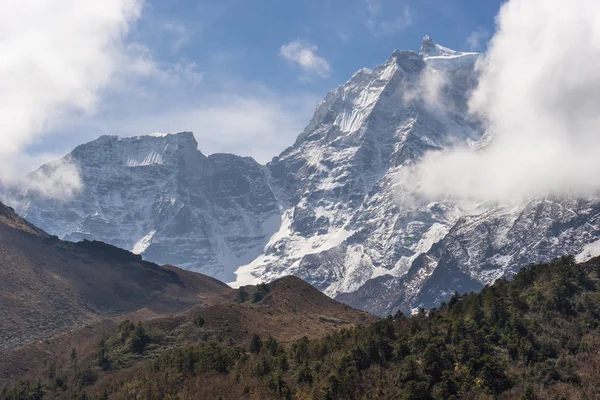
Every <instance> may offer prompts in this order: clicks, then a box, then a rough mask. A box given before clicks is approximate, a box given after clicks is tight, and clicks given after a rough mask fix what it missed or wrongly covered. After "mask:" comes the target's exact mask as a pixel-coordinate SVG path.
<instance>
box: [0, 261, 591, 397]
mask: <svg viewBox="0 0 600 400" xmlns="http://www.w3.org/2000/svg"><path fill="white" fill-rule="evenodd" d="M295 282H297V281H293V280H284V281H279V282H276V283H274V284H272V285H266V286H259V287H256V288H253V289H252V291H250V290H248V292H247V295H248V296H252V298H253V300H247V301H246V302H239V303H235V304H230V306H231V307H232V308H236V307H237V308H238V309H239V310H245V309H247V310H251V309H254V308H257V309H261V308H262V307H265V306H266V308H265V309H263V310H264V311H266V315H265V317H266V318H268V317H267V315H270V313H276V310H275V309H273V308H269V307H270V306H269V304H270V298H269V296H273V297H274V295H275V294H276V293H286V292H288V289H289V288H292V287H293V286H294V284H295ZM288 286H289V288H288ZM599 289H600V259H595V260H592V261H590V262H588V263H586V264H575V263H574V262H573V259H572V258H569V257H566V258H562V259H559V260H557V261H555V262H553V263H551V264H543V265H535V266H529V267H526V268H524V269H523V270H522V271H521V272H519V273H518V274H517V275H516V276H515V277H514V279H512V280H511V281H506V280H499V281H498V282H496V283H495V284H494V285H492V286H488V287H486V288H484V289H483V291H482V292H481V293H479V294H469V295H464V296H460V295H457V294H456V295H454V296H453V297H452V299H451V300H450V301H449V302H448V303H444V304H443V305H442V306H441V307H440V308H439V309H433V310H431V311H430V312H429V313H425V312H424V311H422V312H420V313H419V314H418V315H415V316H412V317H408V318H407V317H405V316H404V315H402V314H397V315H396V316H394V317H391V316H390V317H388V318H384V319H381V320H378V321H376V322H374V323H372V324H367V325H364V326H358V327H355V328H350V329H344V330H340V331H338V332H334V333H332V334H329V335H327V336H325V337H322V338H320V339H308V338H302V339H300V340H298V341H296V342H295V343H293V344H291V345H289V344H283V345H282V344H281V343H279V340H278V339H277V337H281V336H277V335H278V333H280V332H281V331H282V330H286V329H288V330H289V329H291V330H293V329H294V328H293V327H292V326H288V321H285V322H284V323H282V324H281V325H282V326H281V327H280V329H278V330H274V331H273V332H272V333H273V335H274V336H273V337H270V333H271V332H270V331H271V327H266V329H263V330H262V331H257V333H259V334H258V335H249V336H246V338H243V337H242V338H240V339H238V338H237V333H236V332H237V331H239V330H240V329H245V328H244V326H248V325H246V323H245V322H244V321H245V319H244V318H241V319H239V320H236V321H235V322H234V323H230V324H223V323H220V322H219V317H218V316H217V315H218V313H215V314H213V313H211V312H209V311H208V309H204V310H198V309H194V310H190V311H189V312H188V313H186V314H184V315H181V316H179V317H173V318H166V319H159V320H154V321H151V322H148V323H147V324H132V323H130V322H129V321H125V322H122V323H121V324H119V325H118V326H115V327H113V329H111V330H108V331H107V332H106V334H105V335H104V336H103V337H102V339H101V340H97V341H95V342H93V343H91V342H90V343H88V344H87V346H79V347H77V349H76V350H73V351H71V355H70V356H67V355H64V356H60V357H56V358H55V359H54V361H53V362H52V363H49V364H48V366H47V367H45V368H43V369H40V370H38V371H36V372H35V373H31V374H30V376H29V379H28V380H26V381H23V382H20V383H18V384H12V385H9V388H7V389H4V392H3V393H4V396H5V397H7V398H86V399H96V398H98V399H105V398H111V399H113V398H114V399H125V398H140V399H142V398H143V399H164V398H177V399H214V398H219V399H282V398H289V399H291V398H302V399H305V398H306V399H308V398H311V399H372V398H380V399H415V400H417V399H420V400H423V399H425V400H426V399H459V398H460V399H597V398H600V384H599V382H600V368H599V367H600V292H599ZM251 292H252V293H251ZM255 293H258V295H256V294H255ZM265 293H267V294H266V296H265V295H264V294H265ZM278 295H279V294H278ZM241 297H242V299H240V301H241V300H244V299H246V298H247V296H246V295H243V296H241ZM288 298H289V300H290V301H293V299H294V297H293V296H290V297H288ZM253 301H256V302H255V303H254V302H253ZM319 304H322V303H321V302H320V301H316V302H315V303H314V306H311V307H310V308H312V307H316V308H315V310H316V309H318V307H321V306H322V305H321V306H319ZM288 307H298V304H296V303H292V304H289V305H288ZM287 311H288V312H289V308H288V310H287ZM245 315H251V314H245ZM323 319H324V320H326V319H327V318H326V317H324V318H323ZM304 323H306V322H302V324H304ZM253 326H254V327H259V326H261V324H260V323H255V324H254V325H253ZM286 326H287V327H286ZM275 336H277V337H275ZM284 337H285V335H284ZM67 353H68V352H67ZM65 354H66V353H65ZM27 396H29V397H27Z"/></svg>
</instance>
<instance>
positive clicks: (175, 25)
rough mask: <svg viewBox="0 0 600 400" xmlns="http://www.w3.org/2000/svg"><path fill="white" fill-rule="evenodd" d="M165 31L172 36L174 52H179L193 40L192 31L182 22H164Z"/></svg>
mask: <svg viewBox="0 0 600 400" xmlns="http://www.w3.org/2000/svg"><path fill="white" fill-rule="evenodd" d="M162 29H163V31H164V32H165V33H166V34H167V35H169V36H171V39H172V42H171V49H172V50H173V51H174V52H179V51H180V50H181V49H182V48H183V47H184V46H186V45H187V44H188V43H189V42H190V40H191V37H192V35H191V33H190V32H189V31H188V29H187V27H186V26H185V25H184V24H182V23H181V22H176V21H169V22H165V23H163V24H162Z"/></svg>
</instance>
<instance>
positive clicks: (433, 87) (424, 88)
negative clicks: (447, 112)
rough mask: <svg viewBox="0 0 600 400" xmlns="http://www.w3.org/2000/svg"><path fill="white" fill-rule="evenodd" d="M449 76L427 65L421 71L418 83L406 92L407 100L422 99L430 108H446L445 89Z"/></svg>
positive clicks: (405, 99)
mask: <svg viewBox="0 0 600 400" xmlns="http://www.w3.org/2000/svg"><path fill="white" fill-rule="evenodd" d="M447 85H448V77H447V76H446V75H445V74H444V72H443V71H440V70H435V69H433V68H429V67H426V68H424V69H423V72H421V76H420V77H419V80H418V82H417V85H416V86H415V87H414V88H412V89H411V90H407V91H406V92H405V93H404V96H403V100H404V101H405V102H411V101H422V102H423V103H424V104H425V106H426V107H428V108H429V109H444V108H445V104H444V101H443V90H444V88H446V86H447Z"/></svg>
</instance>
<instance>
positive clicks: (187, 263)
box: [18, 37, 600, 315]
mask: <svg viewBox="0 0 600 400" xmlns="http://www.w3.org/2000/svg"><path fill="white" fill-rule="evenodd" d="M479 57H480V55H479V54H477V53H461V52H457V51H454V50H451V49H448V48H446V47H443V46H440V45H438V44H436V43H435V42H434V41H433V40H432V39H431V38H429V37H425V38H424V39H423V43H422V46H421V52H420V53H419V54H417V53H416V52H413V51H394V52H393V53H392V56H391V57H390V58H389V59H388V60H386V61H385V62H384V63H383V64H382V65H380V66H378V67H376V68H374V69H372V70H369V69H362V70H360V71H358V72H357V73H356V74H354V75H353V76H352V77H351V78H350V80H348V82H346V83H345V84H343V85H341V86H339V87H337V88H335V89H333V90H331V91H330V92H329V93H328V94H327V95H326V96H325V98H324V99H323V101H321V103H319V105H318V106H317V108H316V110H315V113H314V116H313V118H312V119H311V121H310V122H309V123H308V125H307V127H306V128H305V130H304V131H303V132H302V133H301V134H300V135H299V136H298V138H297V140H296V141H295V143H294V144H293V145H292V146H291V147H289V148H288V149H286V150H285V151H284V152H283V153H281V154H280V155H279V156H277V157H275V158H274V159H273V161H272V162H270V163H269V164H267V165H266V166H261V165H258V164H257V163H256V162H255V161H254V160H252V159H250V158H242V157H237V156H233V155H227V154H214V155H211V156H208V157H207V156H205V155H204V154H202V153H201V152H200V151H198V149H197V146H198V145H197V143H196V141H195V139H194V137H193V135H192V134H191V133H189V132H183V133H178V134H154V135H151V136H140V137H135V138H123V139H120V138H117V137H115V136H103V137H101V138H99V139H98V140H96V141H93V142H90V143H87V144H85V145H82V146H79V147H78V148H76V149H75V150H74V151H73V152H72V153H71V154H69V155H68V156H67V157H66V159H67V161H69V162H72V163H74V164H76V165H77V166H78V167H79V168H80V170H81V174H82V178H83V181H84V184H85V189H84V190H83V192H82V193H81V194H79V195H78V196H76V197H75V198H74V199H73V200H71V201H70V202H67V203H64V202H62V203H61V202H55V201H50V200H47V199H44V198H41V197H39V196H38V195H36V194H35V193H34V192H33V191H29V190H27V188H25V189H24V190H23V192H22V193H21V196H22V198H21V200H22V201H21V202H20V203H19V204H21V209H19V210H18V211H19V212H21V214H22V215H24V216H25V217H27V218H28V219H29V220H30V221H31V222H32V223H34V224H36V225H38V226H39V227H41V228H43V229H44V230H46V231H48V232H50V233H53V234H57V235H59V236H60V237H62V238H66V239H69V240H80V239H84V238H93V239H98V240H103V241H106V242H108V243H112V244H114V245H117V246H120V247H123V248H127V249H133V250H134V251H135V252H139V253H140V254H142V256H143V257H145V258H147V259H149V260H153V261H156V262H160V263H170V264H175V265H179V266H181V267H184V268H189V269H193V270H196V271H200V272H203V273H207V274H209V275H212V276H215V277H217V278H219V279H222V280H225V281H227V282H231V285H233V286H243V285H247V284H256V283H259V282H261V281H270V280H273V279H276V278H279V277H282V276H284V275H289V274H293V275H296V276H298V277H300V278H302V279H304V280H306V281H307V282H309V283H311V284H312V285H314V286H315V287H317V288H318V289H320V290H322V291H323V292H324V293H326V294H328V295H329V296H332V297H335V298H337V299H338V300H341V301H344V302H346V303H348V304H350V305H352V306H354V307H358V308H361V309H365V310H367V311H370V312H373V313H375V314H379V315H385V314H388V313H394V312H396V311H397V310H403V311H404V312H410V311H411V310H414V309H418V308H419V307H425V308H427V307H431V306H434V305H436V304H438V303H439V302H441V301H443V300H446V299H448V298H449V297H450V296H451V295H452V293H453V292H454V291H459V292H469V291H472V290H478V289H480V288H481V287H483V286H484V285H486V284H489V283H492V282H493V281H494V280H495V279H497V278H499V277H502V276H510V275H511V274H513V273H514V272H516V271H517V270H518V268H519V267H521V266H523V265H527V264H528V263H530V262H536V261H546V260H549V259H552V258H554V257H557V256H561V255H565V254H578V259H579V260H583V259H586V258H587V257H590V256H592V255H596V254H600V244H599V243H600V240H599V238H600V220H599V217H600V198H590V199H564V198H563V199H560V198H550V197H549V198H544V199H531V200H530V201H529V202H528V203H527V204H523V205H520V206H514V205H502V204H491V203H487V202H484V203H481V204H473V203H470V202H468V201H462V200H460V199H438V201H427V202H424V201H422V200H420V198H419V196H418V195H417V194H416V193H415V192H414V190H415V189H414V188H411V187H402V186H401V185H400V184H399V182H398V179H397V175H398V173H399V172H400V171H402V169H403V168H406V167H408V166H410V165H414V164H416V163H419V162H420V160H421V158H422V156H423V155H424V154H425V153H426V152H429V151H438V150H443V149H447V148H449V147H451V146H456V145H460V146H465V147H470V148H472V149H473V150H474V151H479V150H481V149H483V148H485V146H487V145H488V144H489V143H490V142H491V141H492V140H493V136H494V128H493V127H488V126H486V125H484V124H483V123H481V122H480V121H475V120H473V118H472V117H471V116H470V115H469V114H468V99H469V93H470V92H471V90H472V89H473V88H474V87H475V86H476V85H477V79H478V75H477V71H476V68H475V64H476V62H477V60H478V59H479ZM424 71H427V73H431V72H432V71H433V73H434V74H433V75H436V74H438V75H439V74H443V86H442V87H441V88H440V93H439V96H440V97H441V99H440V100H441V104H443V107H432V106H431V104H428V103H427V101H425V100H424V98H425V96H423V95H418V93H417V95H414V94H415V91H418V90H420V88H422V86H423V85H422V83H423V82H422V79H423V77H424V76H427V74H424ZM408 94H410V95H408Z"/></svg>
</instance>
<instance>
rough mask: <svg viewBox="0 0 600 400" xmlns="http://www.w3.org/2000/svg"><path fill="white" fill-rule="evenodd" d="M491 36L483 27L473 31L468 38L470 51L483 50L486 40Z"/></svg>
mask: <svg viewBox="0 0 600 400" xmlns="http://www.w3.org/2000/svg"><path fill="white" fill-rule="evenodd" d="M489 37H490V33H489V32H488V31H487V30H485V29H483V28H480V29H478V30H476V31H473V32H471V34H470V35H469V37H468V38H467V47H468V48H469V51H481V49H482V47H483V45H484V44H485V41H486V40H487V39H488V38H489Z"/></svg>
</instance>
